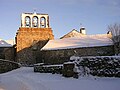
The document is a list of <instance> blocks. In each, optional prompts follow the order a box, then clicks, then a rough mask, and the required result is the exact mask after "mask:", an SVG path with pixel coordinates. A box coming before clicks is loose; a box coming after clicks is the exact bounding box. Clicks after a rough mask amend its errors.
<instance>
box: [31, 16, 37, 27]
mask: <svg viewBox="0 0 120 90" xmlns="http://www.w3.org/2000/svg"><path fill="white" fill-rule="evenodd" d="M32 24H33V27H38V17H37V16H34V17H33V21H32Z"/></svg>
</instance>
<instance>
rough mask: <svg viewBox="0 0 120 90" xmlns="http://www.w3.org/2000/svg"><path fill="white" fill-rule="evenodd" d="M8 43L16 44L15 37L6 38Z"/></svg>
mask: <svg viewBox="0 0 120 90" xmlns="http://www.w3.org/2000/svg"><path fill="white" fill-rule="evenodd" d="M5 41H6V42H7V43H8V44H11V45H14V44H15V40H14V39H9V40H5Z"/></svg>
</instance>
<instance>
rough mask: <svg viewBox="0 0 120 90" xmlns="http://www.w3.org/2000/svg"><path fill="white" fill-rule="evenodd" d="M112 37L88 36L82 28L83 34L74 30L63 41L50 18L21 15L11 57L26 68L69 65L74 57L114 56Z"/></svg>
mask: <svg viewBox="0 0 120 90" xmlns="http://www.w3.org/2000/svg"><path fill="white" fill-rule="evenodd" d="M111 37H112V35H111V33H107V34H96V35H87V34H86V29H85V27H81V28H80V31H77V30H75V29H73V30H72V31H71V32H69V33H67V34H65V35H64V36H62V37H61V38H60V39H54V34H53V31H52V28H51V27H50V21H49V15H48V14H40V13H36V12H34V13H22V15H21V26H20V27H19V29H18V30H17V32H16V36H15V45H14V46H13V47H12V48H13V50H14V53H13V54H14V55H12V56H14V61H17V62H19V63H21V64H23V65H25V64H26V65H32V64H35V63H41V62H42V63H46V64H59V63H63V62H65V61H69V58H70V57H71V56H73V55H77V56H106V55H109V56H110V55H114V45H113V42H112V40H111ZM6 53H7V51H6ZM6 56H9V53H7V55H6ZM7 59H9V58H7Z"/></svg>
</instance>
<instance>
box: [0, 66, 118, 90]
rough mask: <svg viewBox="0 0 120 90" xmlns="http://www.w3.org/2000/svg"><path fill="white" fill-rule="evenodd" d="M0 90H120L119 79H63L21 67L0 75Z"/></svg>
mask: <svg viewBox="0 0 120 90" xmlns="http://www.w3.org/2000/svg"><path fill="white" fill-rule="evenodd" d="M0 90H120V78H105V77H103V78H99V77H93V76H89V77H80V78H79V79H75V78H65V77H63V76H62V75H60V74H51V73H34V72H33V67H21V68H19V69H17V70H13V71H11V72H8V73H4V74H0Z"/></svg>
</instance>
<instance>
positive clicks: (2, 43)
mask: <svg viewBox="0 0 120 90" xmlns="http://www.w3.org/2000/svg"><path fill="white" fill-rule="evenodd" d="M0 47H12V45H11V44H8V43H7V42H6V41H4V40H2V39H0Z"/></svg>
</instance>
